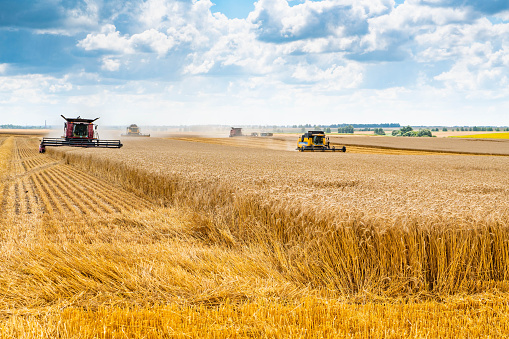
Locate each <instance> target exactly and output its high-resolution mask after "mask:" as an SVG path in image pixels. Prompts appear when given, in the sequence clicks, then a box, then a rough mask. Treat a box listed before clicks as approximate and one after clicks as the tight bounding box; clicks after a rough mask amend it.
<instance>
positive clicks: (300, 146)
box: [297, 131, 346, 152]
mask: <svg viewBox="0 0 509 339" xmlns="http://www.w3.org/2000/svg"><path fill="white" fill-rule="evenodd" d="M297 150H298V151H300V152H305V151H311V152H316V151H320V152H335V151H338V152H346V147H345V146H343V147H341V148H336V147H335V146H332V147H331V146H330V142H329V137H325V133H324V132H323V131H308V132H307V133H304V134H303V135H302V136H301V137H300V138H299V141H298V142H297Z"/></svg>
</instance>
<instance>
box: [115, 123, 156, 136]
mask: <svg viewBox="0 0 509 339" xmlns="http://www.w3.org/2000/svg"><path fill="white" fill-rule="evenodd" d="M121 136H123V137H149V136H150V134H142V133H141V132H140V128H139V127H138V125H136V124H131V125H130V126H129V127H127V130H126V132H125V134H121Z"/></svg>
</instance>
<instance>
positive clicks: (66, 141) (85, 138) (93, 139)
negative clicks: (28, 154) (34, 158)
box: [39, 115, 123, 153]
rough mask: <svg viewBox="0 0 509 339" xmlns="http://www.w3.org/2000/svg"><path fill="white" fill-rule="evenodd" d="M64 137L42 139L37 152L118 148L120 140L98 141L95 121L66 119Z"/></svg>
mask: <svg viewBox="0 0 509 339" xmlns="http://www.w3.org/2000/svg"><path fill="white" fill-rule="evenodd" d="M61 117H62V118H64V120H65V124H64V134H65V135H64V136H62V137H61V138H43V139H42V141H41V144H40V145H39V152H40V153H44V152H46V146H73V147H101V148H120V147H122V146H123V145H122V143H121V142H120V140H99V138H98V137H99V136H98V134H97V125H94V121H96V120H97V119H99V118H95V119H82V118H80V117H77V118H66V117H64V116H63V115H61Z"/></svg>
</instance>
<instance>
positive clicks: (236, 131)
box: [230, 127, 243, 138]
mask: <svg viewBox="0 0 509 339" xmlns="http://www.w3.org/2000/svg"><path fill="white" fill-rule="evenodd" d="M241 136H243V134H242V128H240V127H232V129H231V130H230V138H232V137H241Z"/></svg>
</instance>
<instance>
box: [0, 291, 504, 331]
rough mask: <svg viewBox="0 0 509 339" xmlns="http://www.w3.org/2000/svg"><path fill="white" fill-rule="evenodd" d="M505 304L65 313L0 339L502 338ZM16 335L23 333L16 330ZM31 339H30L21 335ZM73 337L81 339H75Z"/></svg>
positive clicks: (264, 303) (313, 302) (308, 303)
mask: <svg viewBox="0 0 509 339" xmlns="http://www.w3.org/2000/svg"><path fill="white" fill-rule="evenodd" d="M508 314H509V310H508V305H507V302H506V300H505V299H504V298H500V297H496V296H486V298H484V299H476V298H472V297H466V298H461V299H450V300H447V301H446V302H427V303H424V304H406V303H395V304H391V305H390V306H389V307H388V306H387V305H383V304H378V303H372V302H367V303H364V304H348V303H345V302H342V301H338V300H327V301H325V300H319V299H316V298H304V299H302V300H300V301H299V302H293V301H289V302H285V303H282V302H275V301H268V300H254V301H252V302H247V303H243V304H241V305H238V304H234V303H229V302H228V301H226V302H225V303H224V304H222V305H221V306H219V307H217V308H216V307H207V306H204V305H200V306H189V305H185V306H182V305H177V304H173V305H167V306H156V307H152V308H140V307H136V306H132V307H130V308H119V307H113V308H104V307H99V308H98V309H96V310H83V309H75V308H70V309H65V310H63V311H61V312H60V313H59V317H58V318H57V317H55V316H53V315H52V314H41V315H38V316H34V315H31V316H16V317H12V318H11V319H9V320H8V321H7V322H6V323H5V324H4V326H3V327H2V328H0V335H2V336H4V337H24V338H36V337H37V338H56V337H58V338H76V337H80V338H111V339H114V338H126V337H127V338H253V337H254V338H409V337H415V338H466V337H475V338H479V337H486V338H493V337H507V335H509V327H508V320H509V319H508ZM20 329H22V330H20ZM27 333H29V334H27ZM78 333H79V336H77V334H78Z"/></svg>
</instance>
